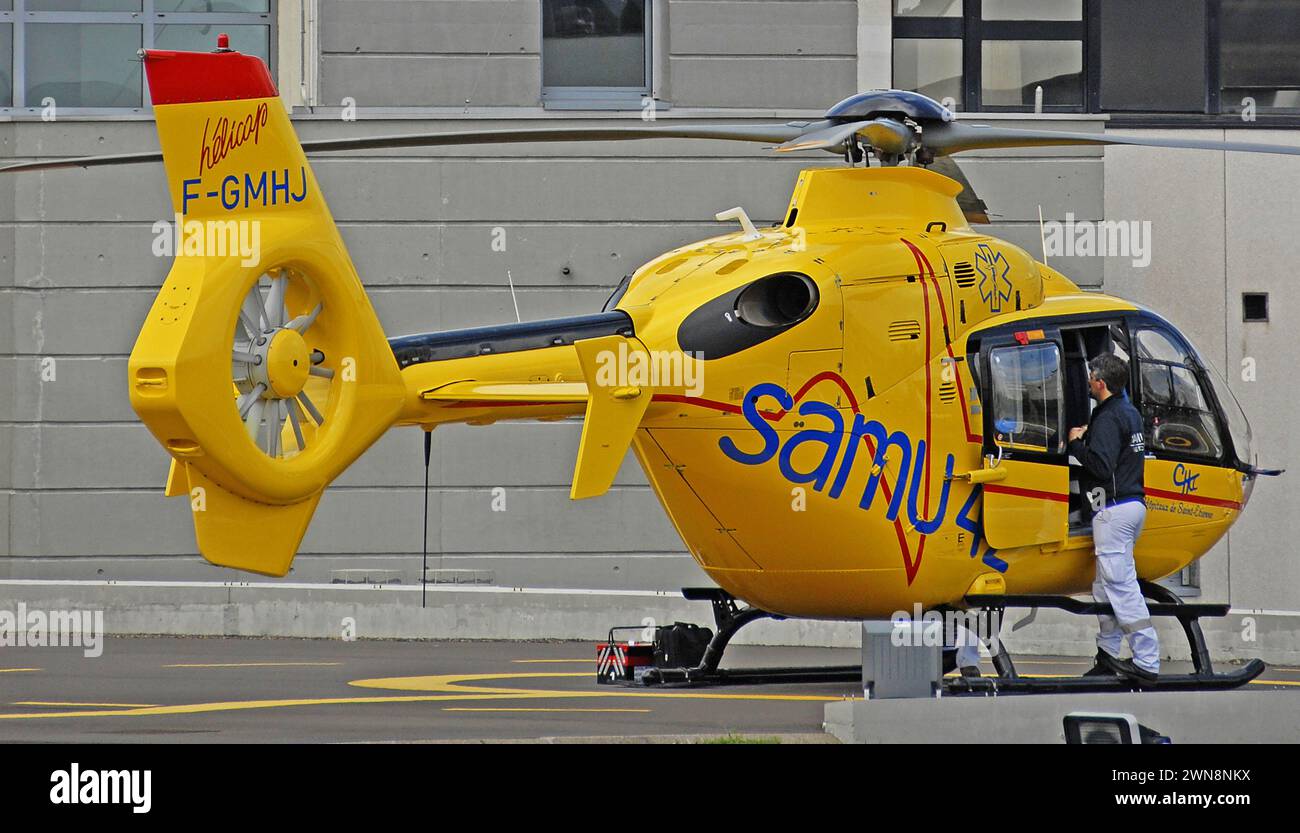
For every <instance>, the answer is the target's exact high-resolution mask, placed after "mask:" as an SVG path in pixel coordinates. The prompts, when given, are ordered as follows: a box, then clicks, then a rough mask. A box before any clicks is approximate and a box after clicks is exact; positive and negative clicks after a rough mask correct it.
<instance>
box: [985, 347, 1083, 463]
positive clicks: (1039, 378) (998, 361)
mask: <svg viewBox="0 0 1300 833" xmlns="http://www.w3.org/2000/svg"><path fill="white" fill-rule="evenodd" d="M989 374H990V381H991V383H992V386H993V409H992V414H991V415H992V420H993V431H994V443H995V444H996V445H998V446H1000V447H1002V448H1005V449H1016V450H1023V451H1036V452H1039V453H1047V454H1055V453H1059V452H1060V451H1062V450H1063V449H1064V447H1065V446H1064V441H1063V440H1064V432H1063V425H1062V416H1063V412H1064V408H1063V401H1064V394H1063V392H1062V383H1061V353H1060V350H1059V349H1058V348H1057V346H1056V344H1055V343H1052V342H1043V343H1039V344H1029V345H1026V346H1015V347H995V348H994V349H993V350H991V351H990V352H989Z"/></svg>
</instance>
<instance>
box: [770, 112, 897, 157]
mask: <svg viewBox="0 0 1300 833" xmlns="http://www.w3.org/2000/svg"><path fill="white" fill-rule="evenodd" d="M854 134H859V135H861V136H862V138H863V139H865V140H866V144H868V145H871V147H873V148H875V149H877V150H879V151H883V152H885V153H889V154H893V155H895V156H902V155H903V154H905V153H907V151H908V150H910V149H911V147H912V146H913V145H915V144H916V136H915V134H913V132H912V130H911V129H910V128H908V127H907V126H905V125H902V124H899V123H898V122H897V121H894V120H893V119H869V120H865V121H855V122H848V123H847V124H837V125H832V126H830V127H825V128H822V129H820V130H812V131H810V132H807V133H803V134H801V135H800V136H797V137H796V138H794V139H791V140H790V141H788V142H786V143H785V144H783V145H780V146H779V147H777V148H776V150H777V152H778V153H789V152H790V151H795V150H829V151H832V152H839V151H840V150H842V148H843V145H844V142H845V140H847V139H848V138H849V137H850V136H853V135H854Z"/></svg>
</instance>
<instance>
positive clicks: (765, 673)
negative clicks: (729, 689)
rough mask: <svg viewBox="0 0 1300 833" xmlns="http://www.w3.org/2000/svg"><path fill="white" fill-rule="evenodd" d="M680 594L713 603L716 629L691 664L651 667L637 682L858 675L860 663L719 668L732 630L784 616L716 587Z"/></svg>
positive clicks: (815, 679) (846, 678)
mask: <svg viewBox="0 0 1300 833" xmlns="http://www.w3.org/2000/svg"><path fill="white" fill-rule="evenodd" d="M682 596H683V597H684V598H686V599H687V600H689V601H698V602H704V601H707V602H709V603H710V604H712V605H713V621H714V624H715V625H716V626H717V630H716V631H715V632H714V634H713V638H712V639H711V640H709V644H708V647H706V648H705V649H704V656H703V657H701V658H700V663H699V665H696V666H695V667H694V668H652V669H650V670H649V671H647V672H646V673H645V674H644V675H643V676H642V677H641V679H640V681H639V683H640V684H641V685H664V684H679V685H680V684H688V685H723V684H726V685H741V684H745V685H755V684H761V683H776V682H785V683H826V682H853V681H855V680H861V679H862V667H861V666H860V665H836V666H827V667H823V668H736V669H721V668H719V667H718V665H719V664H720V663H721V662H722V654H723V653H724V652H725V651H726V650H727V645H728V644H729V643H730V642H731V638H732V637H733V636H735V635H736V632H737V631H739V630H740V629H741V628H743V627H744V626H745V625H748V624H749V623H750V622H755V621H758V620H759V619H776V620H781V619H784V618H785V617H784V616H780V615H778V614H775V613H769V612H767V611H766V610H762V609H760V608H756V607H741V606H740V605H739V604H737V602H736V599H735V597H733V596H732V595H731V594H729V593H727V592H726V591H725V590H722V589H720V588H717V587H685V588H683V589H682Z"/></svg>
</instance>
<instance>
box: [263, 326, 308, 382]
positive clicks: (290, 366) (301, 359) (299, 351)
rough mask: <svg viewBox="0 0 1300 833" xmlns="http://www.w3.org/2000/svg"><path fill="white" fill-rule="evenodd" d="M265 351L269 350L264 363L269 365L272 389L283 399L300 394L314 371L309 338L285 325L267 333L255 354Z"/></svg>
mask: <svg viewBox="0 0 1300 833" xmlns="http://www.w3.org/2000/svg"><path fill="white" fill-rule="evenodd" d="M261 351H265V358H264V360H263V362H262V364H261V365H260V367H263V368H265V369H266V386H267V389H268V391H269V392H270V393H272V394H274V395H275V396H278V397H280V398H282V399H287V398H289V397H291V396H297V395H298V393H299V392H301V391H302V389H303V387H304V386H305V385H306V384H307V377H308V375H309V374H310V372H311V349H310V348H309V347H308V346H307V341H306V339H304V338H303V337H302V335H301V334H300V333H298V332H297V331H296V330H291V329H289V328H287V327H284V328H281V329H278V330H275V331H274V332H273V333H271V334H270V335H268V336H266V344H264V345H260V346H258V347H257V348H255V351H254V354H255V355H256V354H257V353H258V352H261Z"/></svg>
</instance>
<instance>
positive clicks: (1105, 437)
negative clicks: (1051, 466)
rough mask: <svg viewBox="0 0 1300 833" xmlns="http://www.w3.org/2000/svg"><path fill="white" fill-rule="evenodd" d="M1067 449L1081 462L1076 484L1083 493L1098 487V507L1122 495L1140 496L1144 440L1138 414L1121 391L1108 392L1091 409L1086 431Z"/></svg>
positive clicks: (1142, 494)
mask: <svg viewBox="0 0 1300 833" xmlns="http://www.w3.org/2000/svg"><path fill="white" fill-rule="evenodd" d="M1069 448H1070V453H1071V454H1073V455H1074V457H1075V459H1077V460H1078V461H1079V462H1080V463H1082V464H1083V469H1084V476H1083V477H1081V478H1080V482H1079V488H1080V490H1081V491H1082V492H1083V494H1084V496H1085V497H1086V496H1087V495H1088V493H1089V492H1091V491H1092V490H1093V489H1095V488H1098V487H1100V488H1101V490H1102V491H1103V492H1104V493H1105V503H1104V504H1103V505H1102V508H1105V507H1106V506H1110V505H1111V504H1113V503H1116V502H1117V501H1121V500H1124V499H1125V498H1142V497H1144V496H1145V491H1144V490H1143V486H1142V473H1143V470H1144V468H1145V458H1146V440H1145V439H1144V437H1143V435H1142V415H1141V414H1139V413H1138V410H1137V408H1135V407H1133V403H1132V402H1130V401H1129V400H1128V398H1127V397H1125V396H1124V395H1123V394H1115V395H1112V396H1111V397H1110V398H1109V399H1107V400H1106V401H1105V402H1103V403H1101V404H1100V405H1098V406H1097V407H1096V408H1095V409H1093V412H1092V420H1091V421H1090V422H1089V424H1088V433H1087V434H1084V435H1083V439H1079V440H1072V441H1071V442H1070V446H1069Z"/></svg>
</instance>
